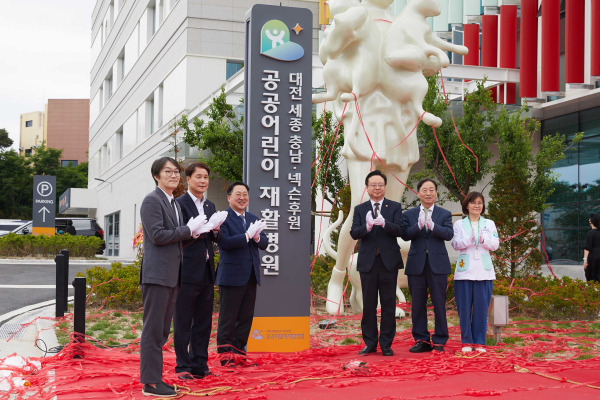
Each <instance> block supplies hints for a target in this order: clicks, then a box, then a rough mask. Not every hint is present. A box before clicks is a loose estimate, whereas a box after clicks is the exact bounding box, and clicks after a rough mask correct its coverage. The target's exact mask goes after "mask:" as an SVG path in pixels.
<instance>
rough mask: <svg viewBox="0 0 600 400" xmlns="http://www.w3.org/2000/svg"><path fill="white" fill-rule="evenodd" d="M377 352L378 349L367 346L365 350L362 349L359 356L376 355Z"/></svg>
mask: <svg viewBox="0 0 600 400" xmlns="http://www.w3.org/2000/svg"><path fill="white" fill-rule="evenodd" d="M376 352H377V349H375V348H373V347H369V346H365V347H364V349H362V350H361V351H359V352H358V354H359V355H363V354H369V353H376Z"/></svg>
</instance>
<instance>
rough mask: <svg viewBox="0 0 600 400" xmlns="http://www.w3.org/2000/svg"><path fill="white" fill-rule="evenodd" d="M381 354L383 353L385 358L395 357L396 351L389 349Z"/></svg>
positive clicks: (382, 350)
mask: <svg viewBox="0 0 600 400" xmlns="http://www.w3.org/2000/svg"><path fill="white" fill-rule="evenodd" d="M381 352H382V353H383V355H384V356H393V355H394V351H393V350H392V349H390V348H389V347H388V348H387V349H381Z"/></svg>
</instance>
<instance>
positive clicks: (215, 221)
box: [208, 211, 227, 231]
mask: <svg viewBox="0 0 600 400" xmlns="http://www.w3.org/2000/svg"><path fill="white" fill-rule="evenodd" d="M226 219H227V211H219V212H216V213H214V214H213V215H212V216H211V217H210V219H209V220H208V222H209V223H211V224H212V225H213V230H215V231H216V230H219V228H220V227H221V224H222V223H223V222H225V220H226Z"/></svg>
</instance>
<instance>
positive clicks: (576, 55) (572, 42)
mask: <svg viewBox="0 0 600 400" xmlns="http://www.w3.org/2000/svg"><path fill="white" fill-rule="evenodd" d="M596 3H597V2H596ZM566 5H567V8H566V10H565V11H566V13H565V18H566V24H565V82H566V83H583V82H584V79H583V61H584V56H583V44H584V40H585V39H584V38H585V36H584V28H585V18H584V16H585V0H567V4H566Z"/></svg>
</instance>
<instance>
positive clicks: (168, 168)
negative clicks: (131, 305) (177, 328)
mask: <svg viewBox="0 0 600 400" xmlns="http://www.w3.org/2000/svg"><path fill="white" fill-rule="evenodd" d="M151 173H152V177H153V179H154V181H155V184H156V186H157V187H156V189H155V190H154V191H152V192H151V193H149V194H148V195H147V196H146V197H145V198H144V201H143V202H142V205H141V207H140V216H141V219H142V227H143V231H144V258H143V259H142V266H141V270H140V287H141V290H142V301H143V304H144V325H143V328H142V336H141V339H140V382H141V383H143V384H144V387H143V389H142V393H143V394H144V395H145V396H155V397H175V396H177V392H176V391H175V390H174V388H173V386H171V385H167V384H166V383H164V382H163V380H162V369H163V357H162V347H163V346H164V344H165V343H166V342H167V339H168V337H169V332H170V330H171V318H172V316H173V309H174V307H175V299H176V296H177V288H178V286H180V285H181V262H182V252H183V245H182V241H184V240H187V239H190V238H192V237H197V236H198V235H200V234H201V233H205V232H208V231H209V230H211V229H212V226H210V224H209V223H207V222H206V218H205V217H204V218H201V217H197V218H191V219H190V220H189V221H188V223H187V225H186V224H184V223H183V218H182V217H183V214H182V212H181V208H180V207H179V205H178V203H177V202H176V201H175V199H174V198H173V191H175V189H176V188H177V186H178V185H179V175H180V172H179V164H178V163H177V161H175V160H174V159H172V158H170V157H163V158H159V159H158V160H156V161H154V162H153V163H152V167H151Z"/></svg>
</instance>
